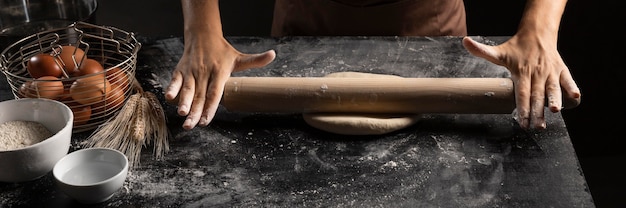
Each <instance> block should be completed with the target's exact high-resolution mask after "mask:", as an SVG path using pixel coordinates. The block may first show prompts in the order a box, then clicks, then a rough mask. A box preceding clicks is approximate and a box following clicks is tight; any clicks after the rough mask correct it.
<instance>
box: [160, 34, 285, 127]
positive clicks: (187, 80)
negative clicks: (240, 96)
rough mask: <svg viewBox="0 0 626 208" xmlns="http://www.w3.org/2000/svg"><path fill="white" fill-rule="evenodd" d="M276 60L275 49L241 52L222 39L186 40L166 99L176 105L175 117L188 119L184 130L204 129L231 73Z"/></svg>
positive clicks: (197, 37) (199, 38)
mask: <svg viewBox="0 0 626 208" xmlns="http://www.w3.org/2000/svg"><path fill="white" fill-rule="evenodd" d="M275 57H276V53H275V52H274V50H269V51H266V52H263V53H258V54H244V53H241V52H239V51H238V50H237V49H235V48H234V47H233V46H232V45H230V43H228V41H227V40H226V39H225V38H224V37H223V36H218V37H215V36H211V35H207V36H200V35H198V36H193V37H186V39H185V46H184V52H183V55H182V57H181V59H180V60H179V62H178V64H177V65H176V69H175V70H174V72H173V74H172V79H171V82H170V84H169V86H168V87H167V90H166V92H165V99H166V100H167V101H168V102H177V104H178V114H179V115H180V116H186V117H187V118H186V119H185V121H184V122H183V128H184V129H187V130H189V129H193V128H194V127H195V126H196V125H199V126H207V125H208V124H209V123H210V122H211V120H213V117H214V116H215V113H216V111H217V108H218V106H219V103H220V101H221V99H222V94H223V93H224V85H225V84H226V81H227V80H228V78H229V77H230V75H231V73H232V72H238V71H242V70H245V69H250V68H260V67H264V66H266V65H267V64H269V63H271V62H272V61H273V60H274V58H275ZM176 100H178V101H176Z"/></svg>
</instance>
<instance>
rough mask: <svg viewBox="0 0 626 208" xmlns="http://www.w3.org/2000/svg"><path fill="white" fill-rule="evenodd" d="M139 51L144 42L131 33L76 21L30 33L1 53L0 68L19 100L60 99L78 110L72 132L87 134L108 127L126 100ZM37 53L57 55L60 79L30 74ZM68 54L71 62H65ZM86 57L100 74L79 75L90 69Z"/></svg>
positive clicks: (131, 84)
mask: <svg viewBox="0 0 626 208" xmlns="http://www.w3.org/2000/svg"><path fill="white" fill-rule="evenodd" d="M67 46H73V47H67ZM140 48H141V43H139V42H138V41H137V39H136V38H135V36H134V34H133V33H129V32H126V31H123V30H120V29H118V28H114V27H109V26H99V25H93V24H90V23H85V22H75V23H73V24H70V25H68V26H67V27H63V28H57V29H51V30H47V31H43V32H39V33H36V34H33V35H30V36H28V37H25V38H23V39H21V40H19V41H17V42H15V43H13V44H12V45H10V46H8V47H7V48H6V49H4V51H2V53H1V54H0V70H1V71H2V72H3V73H4V74H5V75H6V78H7V81H8V83H9V85H10V87H11V91H12V93H13V95H14V97H15V99H20V98H25V97H28V98H47V99H54V100H59V101H61V102H63V103H64V104H66V105H68V107H70V108H71V109H72V111H73V112H74V128H73V130H74V132H83V131H87V130H92V129H94V128H96V127H98V126H99V125H100V124H102V123H104V122H105V121H106V120H108V119H109V118H110V117H111V116H114V115H115V114H116V113H117V112H118V111H119V109H120V108H121V106H123V104H124V103H125V102H126V100H127V99H128V97H129V96H130V94H131V93H132V92H131V91H133V85H134V84H136V83H135V82H136V81H135V68H136V63H137V52H138V51H139V49H140ZM63 50H66V51H65V53H64V51H63ZM70 52H71V53H70ZM38 54H46V55H50V56H52V57H53V60H54V62H53V63H54V64H56V66H58V67H60V69H61V74H60V75H58V76H57V78H56V79H55V78H50V76H48V75H46V76H45V77H47V78H46V79H44V78H42V77H39V76H40V75H37V78H35V76H33V74H32V73H31V72H32V70H33V68H35V67H31V71H29V68H28V67H29V62H32V61H31V58H33V57H35V56H38ZM62 54H65V55H62ZM67 54H69V55H70V57H71V59H65V58H64V57H68V55H67ZM82 54H84V55H82ZM88 59H91V61H92V62H93V61H94V60H95V61H97V63H99V64H100V66H102V70H101V71H96V72H92V73H89V74H86V73H79V72H78V71H79V69H81V70H82V69H83V68H87V65H88V63H89V61H87V60H88ZM51 60H52V59H51ZM31 64H32V63H31ZM56 66H54V67H56ZM70 69H71V70H70ZM53 77H54V76H53Z"/></svg>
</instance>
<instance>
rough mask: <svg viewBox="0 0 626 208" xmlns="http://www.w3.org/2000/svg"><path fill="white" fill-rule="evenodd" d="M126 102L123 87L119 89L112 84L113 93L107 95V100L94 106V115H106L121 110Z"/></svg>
mask: <svg viewBox="0 0 626 208" xmlns="http://www.w3.org/2000/svg"><path fill="white" fill-rule="evenodd" d="M125 100H126V95H125V94H124V91H123V90H122V87H118V86H117V85H115V84H111V91H109V92H107V93H106V98H105V100H102V101H100V102H97V103H95V104H93V105H92V110H93V111H94V112H93V114H94V115H104V114H106V113H110V112H113V111H114V110H117V109H119V108H121V107H122V106H123V104H124V101H125Z"/></svg>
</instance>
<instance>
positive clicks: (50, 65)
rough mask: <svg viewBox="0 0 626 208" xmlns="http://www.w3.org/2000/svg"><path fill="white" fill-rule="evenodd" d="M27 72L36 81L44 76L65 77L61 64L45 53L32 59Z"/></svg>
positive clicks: (29, 61) (27, 66) (27, 65)
mask: <svg viewBox="0 0 626 208" xmlns="http://www.w3.org/2000/svg"><path fill="white" fill-rule="evenodd" d="M26 70H27V71H28V73H29V74H30V76H31V77H33V78H35V79H37V78H39V77H43V76H53V77H61V75H63V71H62V70H63V69H61V65H60V63H58V62H57V61H56V59H55V58H54V57H53V56H52V55H50V54H43V53H40V54H37V55H34V56H33V57H31V58H30V59H29V60H28V63H27V64H26Z"/></svg>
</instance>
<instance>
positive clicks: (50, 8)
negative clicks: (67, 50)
mask: <svg viewBox="0 0 626 208" xmlns="http://www.w3.org/2000/svg"><path fill="white" fill-rule="evenodd" d="M97 7H98V3H97V1H96V0H0V39H1V40H0V46H4V47H6V45H5V43H6V42H11V41H14V40H16V39H19V38H22V37H26V36H28V35H32V34H35V33H38V32H41V31H45V30H50V29H53V28H60V27H66V26H68V25H69V24H71V23H73V22H76V21H83V22H89V23H93V22H94V20H95V12H96V9H97ZM3 42H5V43H3Z"/></svg>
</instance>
